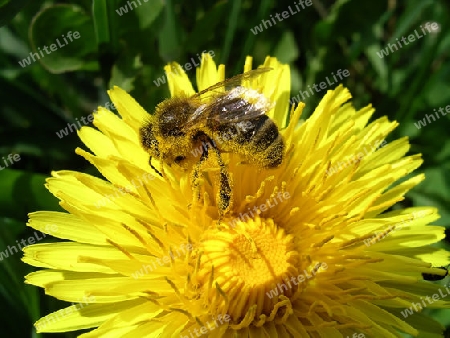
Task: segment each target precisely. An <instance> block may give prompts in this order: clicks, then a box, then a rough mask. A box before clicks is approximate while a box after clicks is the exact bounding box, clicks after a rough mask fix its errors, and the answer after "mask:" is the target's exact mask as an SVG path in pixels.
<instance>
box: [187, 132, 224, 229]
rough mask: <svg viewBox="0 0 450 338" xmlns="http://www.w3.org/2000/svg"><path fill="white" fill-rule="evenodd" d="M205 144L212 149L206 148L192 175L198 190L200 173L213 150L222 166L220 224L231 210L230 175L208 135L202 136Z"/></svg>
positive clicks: (218, 204) (219, 198)
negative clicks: (222, 218) (221, 219)
mask: <svg viewBox="0 0 450 338" xmlns="http://www.w3.org/2000/svg"><path fill="white" fill-rule="evenodd" d="M202 138H203V142H205V143H208V142H209V144H210V145H211V147H204V150H203V153H202V155H201V156H200V161H199V162H198V163H197V164H196V165H195V167H194V169H193V173H192V185H193V186H194V188H196V189H198V179H199V171H200V167H201V165H202V163H203V162H204V161H206V159H207V158H208V155H209V152H208V149H212V151H214V153H215V154H216V156H217V162H218V164H219V166H220V180H219V194H218V202H217V206H218V207H219V223H220V218H221V217H222V215H223V214H225V212H226V211H227V210H228V209H229V208H230V206H231V200H232V198H231V186H230V181H231V180H230V175H229V174H228V172H227V170H226V167H225V163H224V162H223V160H222V157H221V156H220V151H219V149H217V147H216V146H215V143H213V142H212V141H211V140H210V139H209V137H207V136H206V135H202ZM198 199H200V190H198Z"/></svg>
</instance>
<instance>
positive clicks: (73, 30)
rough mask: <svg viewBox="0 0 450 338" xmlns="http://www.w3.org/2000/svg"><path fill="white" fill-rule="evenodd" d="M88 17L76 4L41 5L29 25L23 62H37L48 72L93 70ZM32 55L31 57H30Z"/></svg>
mask: <svg viewBox="0 0 450 338" xmlns="http://www.w3.org/2000/svg"><path fill="white" fill-rule="evenodd" d="M93 34H94V27H93V24H92V20H91V18H90V17H89V16H88V15H87V14H86V13H85V12H84V11H83V10H82V9H81V8H80V7H78V6H76V5H54V6H51V7H47V8H44V9H43V10H42V11H40V12H39V13H38V14H37V15H36V16H35V17H34V19H33V22H32V23H31V26H30V40H31V44H32V49H33V51H32V53H34V54H32V53H30V56H28V58H27V60H28V62H27V63H30V62H31V63H33V60H35V59H36V60H37V59H38V60H39V62H40V63H41V64H42V65H43V66H44V67H45V68H46V69H47V70H48V71H50V72H51V73H55V74H60V73H64V72H68V71H74V70H80V69H84V70H96V69H97V68H98V65H97V62H96V61H95V54H96V51H97V46H96V44H95V43H94V41H93V39H92V35H93ZM33 57H34V58H33Z"/></svg>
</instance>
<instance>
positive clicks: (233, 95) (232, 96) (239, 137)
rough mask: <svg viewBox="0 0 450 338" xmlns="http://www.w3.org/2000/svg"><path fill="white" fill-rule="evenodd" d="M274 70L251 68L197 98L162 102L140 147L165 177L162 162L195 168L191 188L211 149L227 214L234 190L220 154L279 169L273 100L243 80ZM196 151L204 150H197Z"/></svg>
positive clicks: (219, 198) (144, 130)
mask: <svg viewBox="0 0 450 338" xmlns="http://www.w3.org/2000/svg"><path fill="white" fill-rule="evenodd" d="M270 70H272V68H258V69H255V70H251V71H248V72H246V73H243V74H240V75H237V76H234V77H232V78H229V79H227V80H225V81H222V82H219V83H217V84H215V85H213V86H211V87H209V88H207V89H205V90H202V91H200V92H198V93H197V94H195V95H193V96H190V97H187V96H181V97H175V98H170V99H166V100H165V101H163V102H161V103H160V104H159V105H158V106H157V107H156V109H155V113H154V114H153V115H152V116H151V118H150V119H149V120H148V121H146V122H145V123H144V124H143V126H142V127H141V128H140V141H141V145H142V147H143V148H144V149H145V150H146V151H147V152H148V153H149V154H150V159H149V164H150V167H151V168H152V169H153V170H155V171H156V172H157V173H158V174H159V175H161V176H163V174H162V172H163V166H162V163H164V164H166V165H168V166H171V165H172V164H176V165H179V166H180V167H182V168H184V169H189V168H191V167H192V169H193V170H192V173H191V180H192V181H191V182H192V186H193V187H194V188H198V185H199V175H200V168H201V165H202V164H203V163H204V162H205V161H206V160H207V159H208V158H209V157H210V155H211V153H213V154H215V160H216V161H217V164H218V165H219V168H220V179H219V187H218V193H217V197H216V201H217V205H218V208H219V213H220V214H224V213H226V212H227V211H228V210H229V209H230V208H231V205H232V193H231V190H232V189H231V180H230V175H229V173H228V171H227V170H226V166H225V164H224V162H223V160H222V156H221V153H226V152H232V153H236V154H239V155H241V156H242V157H243V159H244V162H246V163H249V164H253V165H257V166H259V167H262V168H276V167H278V166H279V165H280V164H281V163H282V160H283V156H284V148H285V146H284V141H283V138H282V136H281V134H280V133H279V130H278V128H277V126H276V124H275V123H274V122H273V121H272V120H271V119H270V118H269V117H268V116H267V115H265V113H266V112H267V111H268V110H270V109H271V107H272V103H271V102H269V100H268V99H267V98H266V97H265V96H264V95H263V94H261V93H259V92H258V91H256V90H254V89H250V88H246V87H243V86H241V83H242V81H243V80H250V79H253V78H255V77H257V76H260V75H261V74H263V73H266V72H268V71H270ZM205 102H206V103H205ZM195 149H201V151H198V153H197V152H196V151H195ZM196 155H197V156H196ZM198 156H200V158H199V159H198ZM153 157H154V158H157V159H158V160H159V162H160V164H161V168H160V170H161V172H160V171H158V170H157V169H156V168H155V167H154V166H153V165H152V162H151V161H152V158H153ZM199 198H200V196H199Z"/></svg>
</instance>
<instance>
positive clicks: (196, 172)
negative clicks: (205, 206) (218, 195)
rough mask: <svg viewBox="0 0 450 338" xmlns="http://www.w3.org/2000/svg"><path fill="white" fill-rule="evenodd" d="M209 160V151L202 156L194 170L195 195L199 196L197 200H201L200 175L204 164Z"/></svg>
mask: <svg viewBox="0 0 450 338" xmlns="http://www.w3.org/2000/svg"><path fill="white" fill-rule="evenodd" d="M207 158H208V150H207V149H206V150H204V151H203V153H202V155H201V156H200V160H199V161H198V162H197V163H196V164H195V165H194V168H193V170H192V186H193V188H194V190H195V192H194V194H196V195H197V200H200V186H199V179H200V177H199V173H200V168H201V166H202V163H203V162H205V161H206V160H207Z"/></svg>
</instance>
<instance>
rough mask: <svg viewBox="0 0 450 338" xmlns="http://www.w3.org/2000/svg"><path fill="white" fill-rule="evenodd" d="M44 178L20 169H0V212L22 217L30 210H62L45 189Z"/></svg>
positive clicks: (18, 217)
mask: <svg viewBox="0 0 450 338" xmlns="http://www.w3.org/2000/svg"><path fill="white" fill-rule="evenodd" d="M2 164H3V163H2ZM3 166H4V164H3ZM45 179H46V176H44V175H41V174H30V173H28V172H25V171H22V170H14V169H8V168H6V169H3V170H0V191H2V194H0V214H1V215H3V216H5V217H12V218H16V219H24V216H25V215H26V214H27V212H28V211H30V210H58V211H62V209H61V207H60V206H59V205H58V200H57V199H56V198H55V197H53V195H52V194H50V192H48V191H47V190H46V189H45V186H44V184H45Z"/></svg>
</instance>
